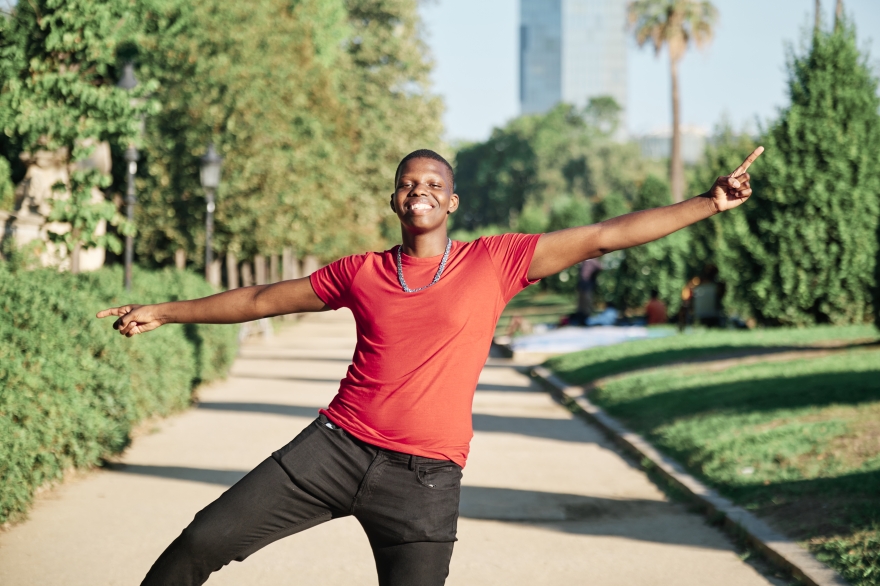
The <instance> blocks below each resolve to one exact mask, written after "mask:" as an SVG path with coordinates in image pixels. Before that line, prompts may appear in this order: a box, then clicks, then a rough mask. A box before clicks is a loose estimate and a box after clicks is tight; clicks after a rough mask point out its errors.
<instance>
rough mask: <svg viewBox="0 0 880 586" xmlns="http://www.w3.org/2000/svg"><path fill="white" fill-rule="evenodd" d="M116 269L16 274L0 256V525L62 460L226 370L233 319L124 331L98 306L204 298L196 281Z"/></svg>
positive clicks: (123, 431)
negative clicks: (126, 279) (125, 280)
mask: <svg viewBox="0 0 880 586" xmlns="http://www.w3.org/2000/svg"><path fill="white" fill-rule="evenodd" d="M133 280H134V287H133V290H132V291H131V293H130V294H126V293H125V291H124V290H123V288H122V286H121V283H122V271H121V270H120V269H118V268H117V269H102V270H100V271H97V272H94V273H88V274H81V275H70V274H59V273H57V272H55V271H51V270H37V271H15V270H13V269H12V268H11V267H10V265H9V264H8V263H3V262H0V523H2V522H5V521H7V520H9V519H10V518H15V517H17V516H20V515H21V514H22V513H24V512H25V511H26V510H27V507H28V506H29V504H30V502H31V498H32V495H33V493H34V490H35V489H36V488H37V487H39V486H41V485H43V484H45V483H46V482H49V481H52V480H55V479H58V478H60V477H61V476H62V474H63V472H64V470H66V469H69V468H71V467H88V466H92V465H95V464H98V463H99V462H100V461H101V459H102V458H105V457H107V456H109V455H111V454H115V453H119V452H120V451H122V450H123V449H124V448H125V447H126V446H127V445H128V443H129V434H130V432H131V429H132V427H133V426H134V425H135V424H136V423H138V422H139V421H141V420H143V419H144V418H146V417H149V416H152V415H166V414H168V413H171V412H173V411H176V410H180V409H183V408H185V407H187V406H188V405H189V404H190V401H191V396H192V392H193V389H194V388H195V386H196V385H197V384H199V383H201V382H208V381H211V380H214V379H217V378H220V377H222V376H224V375H225V374H226V372H227V370H228V369H229V367H230V365H231V364H232V360H233V358H234V355H235V352H236V329H235V328H234V327H232V326H204V325H192V326H174V325H173V326H166V327H163V328H160V329H158V330H156V331H154V332H150V333H149V334H148V335H143V336H135V337H134V338H131V339H126V338H123V337H121V336H119V335H118V334H117V333H116V332H115V331H114V330H113V329H112V327H111V326H112V321H111V318H107V319H104V320H97V319H95V313H96V312H97V311H98V310H100V309H103V308H105V307H110V306H114V305H122V304H124V303H128V302H137V303H154V302H158V301H164V300H173V299H190V298H195V297H204V296H206V295H210V294H211V293H212V292H213V291H212V289H211V287H210V286H209V285H208V284H207V283H206V282H205V281H204V280H203V279H201V278H200V277H198V276H196V275H194V274H191V273H185V272H180V271H173V270H168V271H144V270H137V269H136V270H135V273H134V279H133Z"/></svg>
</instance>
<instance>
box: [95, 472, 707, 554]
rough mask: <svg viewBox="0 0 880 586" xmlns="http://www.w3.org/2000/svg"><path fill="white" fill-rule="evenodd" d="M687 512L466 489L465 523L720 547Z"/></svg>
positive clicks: (203, 477)
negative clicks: (683, 519)
mask: <svg viewBox="0 0 880 586" xmlns="http://www.w3.org/2000/svg"><path fill="white" fill-rule="evenodd" d="M106 468H107V469H108V470H110V471H112V472H115V473H121V474H136V475H140V476H153V477H158V478H169V479H172V480H184V481H190V482H201V483H205V484H214V485H218V486H223V487H229V486H232V485H233V484H235V483H236V482H238V480H240V479H241V478H242V477H244V475H245V474H246V471H244V470H212V469H204V468H189V467H185V466H147V465H140V464H108V465H107V466H106ZM681 514H682V509H681V506H680V505H675V504H672V503H668V502H664V501H651V500H644V499H608V498H601V497H589V496H583V495H576V494H565V493H555V492H544V491H537V490H519V489H512V488H497V487H486V486H463V487H462V489H461V516H462V517H463V518H466V519H478V520H484V521H500V522H503V523H515V524H521V525H540V526H542V527H544V528H545V529H552V530H556V531H562V532H565V533H574V534H579V535H613V536H617V537H622V538H628V539H636V540H639V541H653V542H657V543H669V544H678V545H688V546H694V547H715V546H716V544H714V543H707V542H705V541H704V540H702V539H701V537H702V536H703V535H705V533H703V532H696V534H694V532H690V531H687V532H685V531H679V530H676V527H677V525H676V524H670V521H671V519H670V516H678V515H681Z"/></svg>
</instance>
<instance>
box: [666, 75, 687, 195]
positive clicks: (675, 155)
mask: <svg viewBox="0 0 880 586" xmlns="http://www.w3.org/2000/svg"><path fill="white" fill-rule="evenodd" d="M669 64H670V66H671V71H672V153H671V156H670V157H669V181H670V183H671V184H672V200H673V201H674V202H675V203H678V202H680V201H682V200H683V199H684V162H683V161H682V160H681V104H680V103H679V96H678V61H677V60H675V59H670V63H669Z"/></svg>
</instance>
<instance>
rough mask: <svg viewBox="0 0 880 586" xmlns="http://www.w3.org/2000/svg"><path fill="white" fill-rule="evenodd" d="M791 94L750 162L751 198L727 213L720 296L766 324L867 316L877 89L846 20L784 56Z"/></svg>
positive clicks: (876, 178) (877, 179) (877, 208)
mask: <svg viewBox="0 0 880 586" xmlns="http://www.w3.org/2000/svg"><path fill="white" fill-rule="evenodd" d="M789 77H790V80H789V94H790V97H791V104H790V105H789V106H788V107H787V108H786V109H785V110H783V111H782V113H781V116H780V118H779V120H777V121H776V122H775V123H773V125H772V126H771V127H770V128H769V129H768V131H767V133H766V136H765V137H764V139H763V141H762V142H763V144H764V146H766V147H767V152H766V153H765V154H764V155H763V156H762V157H761V158H760V159H758V161H756V162H755V164H754V165H753V167H752V168H753V169H754V175H753V177H754V179H753V180H752V185H753V187H754V190H755V198H754V201H750V202H749V203H748V204H747V205H744V206H742V207H741V208H738V209H737V210H734V211H733V213H732V214H731V217H730V218H726V219H725V221H724V223H723V225H724V238H725V239H726V240H727V242H728V243H727V246H726V248H728V249H729V251H728V252H729V253H726V254H725V255H723V256H721V257H720V258H719V264H718V268H719V275H720V278H721V280H723V281H725V282H727V284H728V296H727V297H726V298H725V305H726V306H727V307H728V308H729V309H731V310H733V311H735V312H737V313H739V314H740V315H743V316H745V315H751V316H753V317H755V318H756V319H757V320H758V321H760V322H761V323H764V324H768V325H794V326H802V325H809V324H815V323H831V324H859V323H865V322H866V321H870V319H871V318H872V317H873V316H872V314H873V309H872V307H871V305H872V294H871V291H872V289H873V288H874V287H875V286H876V284H875V282H874V279H875V274H874V272H875V263H876V259H877V240H876V234H877V229H878V217H880V197H878V196H880V172H878V171H880V167H878V165H877V152H878V151H880V114H878V108H880V98H878V96H877V85H878V80H877V78H876V76H875V75H874V73H873V71H872V68H871V65H870V62H869V60H868V57H867V55H865V54H862V53H861V52H860V51H859V49H858V46H857V45H856V35H855V29H854V27H853V26H852V25H851V24H850V23H848V22H845V21H844V22H842V23H841V25H840V26H839V27H836V30H835V31H834V32H829V33H826V32H823V31H819V32H817V33H816V34H815V35H814V36H813V38H812V44H811V46H810V48H809V49H808V50H807V51H806V53H805V54H803V55H796V56H794V58H793V59H792V61H791V63H790V65H789Z"/></svg>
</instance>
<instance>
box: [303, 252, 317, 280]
mask: <svg viewBox="0 0 880 586" xmlns="http://www.w3.org/2000/svg"><path fill="white" fill-rule="evenodd" d="M319 268H320V266H319V265H318V257H316V256H314V255H312V254H307V255H306V256H305V257H304V258H303V275H304V276H306V277H307V276H309V275H311V274H312V273H314V272H315V271H317V270H318V269H319Z"/></svg>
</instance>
